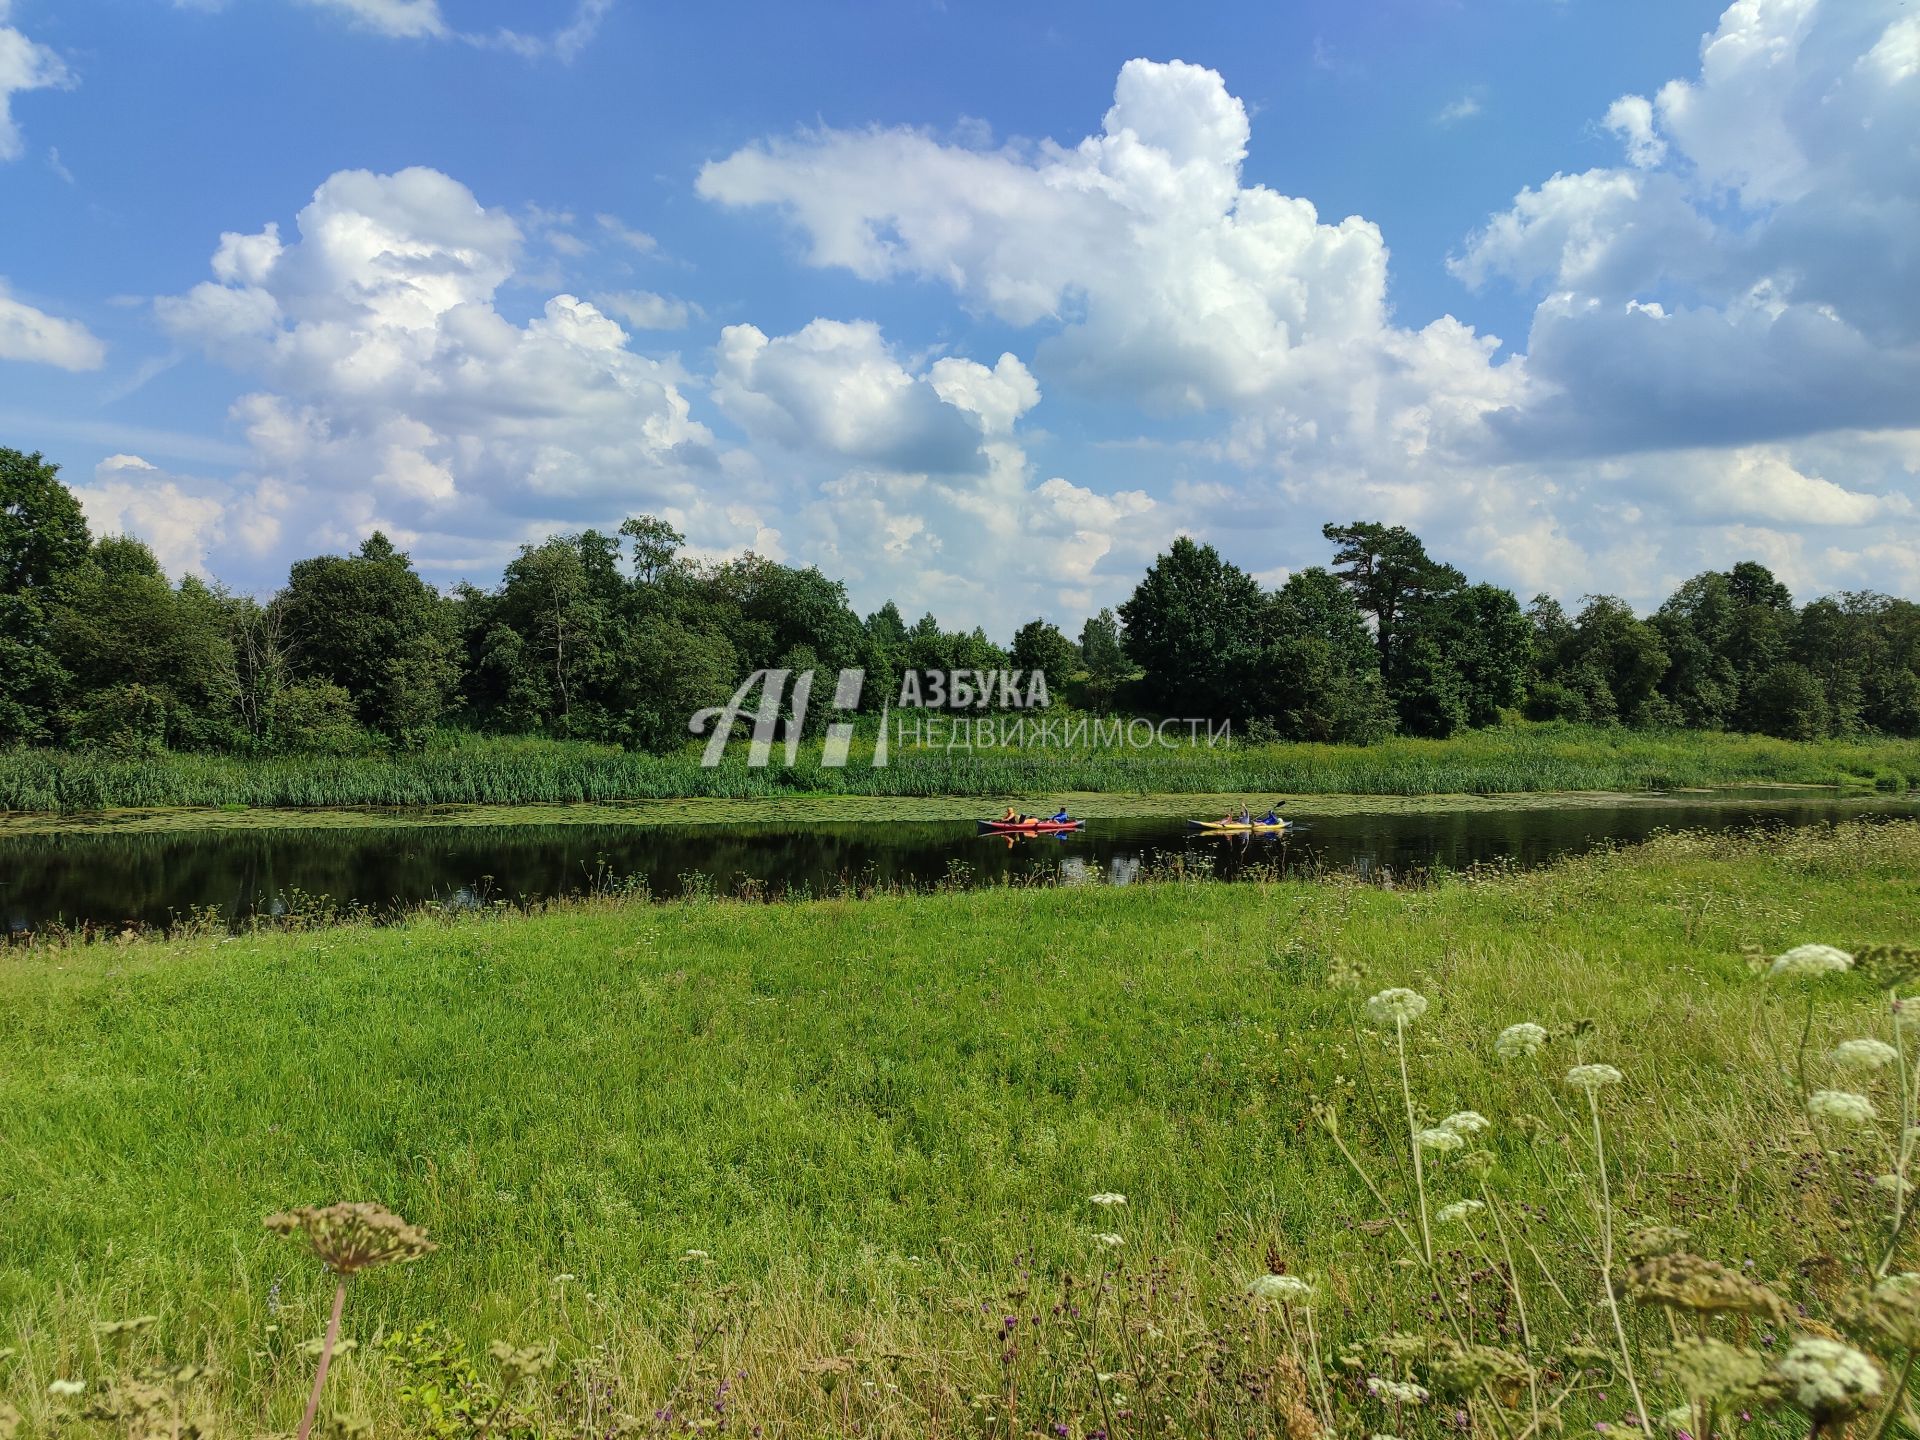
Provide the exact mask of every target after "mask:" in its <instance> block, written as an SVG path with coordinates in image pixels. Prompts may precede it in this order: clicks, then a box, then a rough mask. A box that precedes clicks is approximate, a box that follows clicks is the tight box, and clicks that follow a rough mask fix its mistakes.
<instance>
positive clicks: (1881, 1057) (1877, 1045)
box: [1833, 1040, 1900, 1070]
mask: <svg viewBox="0 0 1920 1440" xmlns="http://www.w3.org/2000/svg"><path fill="white" fill-rule="evenodd" d="M1899 1058H1900V1052H1899V1051H1898V1050H1896V1049H1894V1048H1893V1046H1891V1045H1889V1044H1887V1042H1886V1041H1884V1040H1842V1041H1841V1042H1840V1043H1839V1044H1838V1045H1836V1046H1834V1047H1833V1063H1834V1064H1836V1065H1838V1066H1840V1067H1841V1068H1842V1069H1846V1070H1884V1069H1885V1068H1886V1067H1887V1066H1889V1065H1891V1064H1893V1063H1894V1062H1895V1061H1897V1060H1899Z"/></svg>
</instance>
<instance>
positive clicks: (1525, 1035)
mask: <svg viewBox="0 0 1920 1440" xmlns="http://www.w3.org/2000/svg"><path fill="white" fill-rule="evenodd" d="M1546 1043H1547V1031H1546V1027H1545V1026H1542V1025H1536V1024H1534V1023H1533V1022H1532V1021H1531V1020H1522V1021H1521V1022H1520V1023H1519V1024H1518V1025H1509V1026H1507V1028H1506V1029H1504V1030H1502V1031H1501V1032H1500V1033H1499V1035H1498V1036H1496V1037H1495V1038H1494V1042H1493V1053H1494V1054H1496V1055H1498V1056H1499V1057H1500V1058H1501V1059H1502V1060H1524V1059H1525V1058H1526V1057H1527V1056H1529V1055H1537V1054H1539V1053H1540V1049H1541V1047H1542V1046H1544V1045H1545V1044H1546Z"/></svg>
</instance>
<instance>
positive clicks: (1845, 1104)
mask: <svg viewBox="0 0 1920 1440" xmlns="http://www.w3.org/2000/svg"><path fill="white" fill-rule="evenodd" d="M1807 1113H1808V1114H1810V1115H1812V1116H1813V1118H1814V1119H1816V1120H1831V1121H1832V1122H1833V1123H1834V1124H1836V1125H1852V1126H1855V1127H1861V1128H1864V1127H1865V1126H1868V1125H1871V1124H1872V1123H1873V1122H1874V1121H1875V1120H1876V1119H1878V1118H1879V1112H1877V1111H1876V1110H1875V1109H1874V1108H1873V1101H1871V1100H1869V1099H1868V1098H1867V1097H1866V1096H1864V1095H1862V1094H1860V1093H1858V1092H1857V1091H1853V1090H1816V1091H1814V1092H1813V1094H1811V1095H1809V1096H1808V1097H1807Z"/></svg>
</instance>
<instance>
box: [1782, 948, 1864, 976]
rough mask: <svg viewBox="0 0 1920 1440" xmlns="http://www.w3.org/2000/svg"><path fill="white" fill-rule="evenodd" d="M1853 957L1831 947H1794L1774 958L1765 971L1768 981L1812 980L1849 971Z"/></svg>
mask: <svg viewBox="0 0 1920 1440" xmlns="http://www.w3.org/2000/svg"><path fill="white" fill-rule="evenodd" d="M1852 968H1853V957H1852V956H1851V955H1849V954H1847V952H1846V951H1844V950H1836V949H1834V947H1833V946H1831V945H1796V946H1794V947H1793V949H1791V950H1789V951H1787V953H1786V954H1784V955H1780V956H1776V957H1775V958H1774V962H1773V964H1772V965H1771V966H1769V967H1768V969H1767V978H1768V979H1769V980H1812V979H1818V978H1819V977H1820V976H1822V975H1831V974H1833V973H1835V972H1836V971H1839V970H1851V969H1852Z"/></svg>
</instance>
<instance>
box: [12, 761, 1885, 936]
mask: <svg viewBox="0 0 1920 1440" xmlns="http://www.w3.org/2000/svg"><path fill="white" fill-rule="evenodd" d="M1349 803H1350V802H1349ZM1287 813H1288V814H1290V815H1293V816H1294V817H1295V818H1296V819H1298V820H1300V821H1302V822H1304V827H1305V828H1303V829H1302V830H1301V831H1299V832H1298V833H1296V834H1294V835H1292V836H1290V837H1288V838H1286V839H1263V838H1251V839H1248V838H1236V839H1225V838H1210V837H1202V836H1194V835H1191V834H1189V833H1188V831H1187V830H1186V828H1185V825H1184V822H1182V821H1180V820H1175V819H1168V818H1165V817H1154V818H1133V819H1126V818H1122V819H1096V820H1094V821H1092V822H1091V823H1090V825H1089V827H1088V829H1087V830H1086V831H1085V832H1083V833H1080V834H1076V835H1070V836H1063V837H1058V838H1033V839H1018V840H1014V841H1011V842H1009V841H1008V840H1006V839H1004V838H999V837H991V836H986V837H983V836H980V835H978V834H976V833H975V827H974V825H973V824H972V822H970V821H968V822H955V821H907V822H884V821H861V822H825V823H819V824H804V825H802V824H793V823H778V824H732V825H645V824H639V825H636V824H615V823H609V824H605V825H600V824H571V825H539V824H528V825H471V826H461V825H452V826H442V827H413V826H408V827H398V826H384V827H383V826H380V825H378V824H370V825H367V826H364V827H361V828H354V829H331V830H328V829H292V828H289V829H244V830H243V829H227V830H221V829H208V830H199V831H194V830H188V831H182V832H173V833H141V834H130V833H112V832H98V833H96V832H86V831H78V832H69V833H65V834H53V835H19V836H8V837H0V925H4V926H5V927H6V928H7V929H10V930H14V931H19V930H32V929H38V928H41V927H44V926H46V925H48V924H51V923H54V922H61V923H66V924H76V923H92V924H100V925H118V924H122V923H125V922H135V923H140V924H147V925H158V924H164V923H166V922H168V921H170V920H172V919H175V918H177V917H180V916H184V915H187V914H189V913H190V912H192V911H194V910H198V909H206V908H213V909H217V910H218V911H219V912H220V914H222V915H223V916H226V917H228V918H230V919H234V920H239V919H243V918H245V917H248V916H252V915H256V914H262V913H265V914H276V913H283V912H284V911H285V909H286V907H287V906H288V905H289V904H294V905H298V904H300V903H302V901H301V899H300V897H302V896H306V897H322V896H324V897H327V898H328V899H330V900H332V901H333V902H336V903H338V904H342V905H346V904H357V905H361V906H365V907H367V908H369V909H372V910H375V911H389V910H393V909H396V908H401V907H411V906H417V905H420V904H423V903H439V904H450V905H454V906H474V905H480V904H486V903H490V902H493V901H508V902H516V901H521V900H529V899H540V898H545V897H550V896H558V895H567V894H578V893H581V892H584V891H586V890H588V889H590V888H592V887H593V886H594V885H595V884H596V883H605V882H607V881H609V880H622V881H629V882H631V883H637V884H641V885H644V886H645V887H646V889H647V890H648V891H649V892H651V893H652V894H654V895H659V896H673V895H678V894H682V893H684V892H685V891H686V889H687V888H688V887H689V886H692V885H698V886H702V887H705V888H709V889H711V890H713V891H715V892H717V893H721V894H734V893H742V892H747V893H765V894H770V895H778V894H791V893H796V892H797V893H803V894H812V895H824V894H832V893H836V892H840V891H844V890H848V889H855V890H864V889H870V888H886V887H901V888H924V887H927V886H931V885H935V884H941V883H946V884H955V883H959V884H968V885H992V884H1000V883H1030V882H1042V883H1051V882H1059V881H1076V880H1081V881H1104V882H1107V883H1116V884H1124V883H1126V882H1127V881H1129V880H1131V879H1133V878H1135V877H1136V876H1138V875H1140V874H1141V873H1142V871H1152V870H1155V869H1164V868H1167V867H1171V866H1176V865H1177V866H1181V867H1184V868H1186V869H1187V870H1188V871H1190V872H1191V871H1193V870H1196V869H1198V870H1203V871H1208V872H1210V873H1213V874H1215V875H1218V876H1220V877H1221V878H1225V879H1232V878H1234V877H1236V876H1243V875H1247V874H1250V873H1260V874H1270V873H1272V872H1273V871H1274V870H1280V871H1286V872H1291V873H1308V874H1312V873H1325V872H1326V871H1329V870H1338V871H1347V872H1358V873H1359V874H1361V875H1363V876H1368V877H1379V876H1381V875H1383V874H1391V875H1394V876H1399V877H1413V876H1416V875H1418V874H1420V873H1422V872H1426V871H1430V870H1432V869H1434V868H1435V867H1445V868H1449V869H1464V868H1466V867H1467V866H1469V865H1473V864H1476V863H1483V862H1503V863H1509V864H1515V865H1520V866H1533V865H1540V864H1543V863H1545V862H1547V861H1550V860H1554V859H1556V858H1558V857H1560V856H1563V855H1569V854H1576V853H1579V852H1581V851H1585V850H1590V849H1592V848H1593V847H1595V846H1596V845H1603V844H1608V843H1631V842H1633V841H1638V840H1644V839H1646V838H1647V837H1648V836H1650V835H1652V834H1654V833H1655V832H1657V831H1660V830H1674V829H1707V830H1727V829H1745V828H1750V827H1753V826H1772V827H1787V826H1805V825H1830V824H1832V823H1834V822H1836V821H1839V820H1844V819H1848V818H1852V817H1854V816H1860V815H1883V816H1889V815H1891V816H1915V815H1920V800H1915V799H1896V798H1868V799H1843V798H1840V797H1839V796H1836V795H1834V794H1831V793H1829V792H1818V793H1810V792H1804V791H1802V792H1781V791H1767V792H1758V793H1756V792H1731V793H1729V792H1722V793H1718V794H1715V795H1712V796H1707V795H1701V794H1698V793H1695V794H1690V795H1685V796H1675V797H1671V798H1662V799H1652V800H1650V799H1649V798H1647V797H1641V796H1633V797H1621V799H1620V800H1618V801H1614V802H1609V801H1606V800H1598V801H1596V799H1595V797H1592V796H1585V797H1580V798H1578V799H1577V800H1575V799H1570V800H1569V801H1568V802H1567V803H1565V804H1548V805H1542V804H1539V803H1537V802H1536V803H1532V804H1529V805H1527V806H1526V807H1525V808H1514V809H1492V810H1489V809H1474V810H1464V811H1448V810H1444V809H1438V808H1436V809H1435V810H1432V811H1426V812H1420V811H1412V812H1409V811H1406V810H1399V811H1394V812H1390V813H1376V814H1341V815H1316V814H1315V813H1314V804H1313V797H1311V796H1303V797H1300V798H1299V799H1296V800H1295V801H1293V802H1292V804H1291V805H1290V806H1289V808H1288V812H1287Z"/></svg>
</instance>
